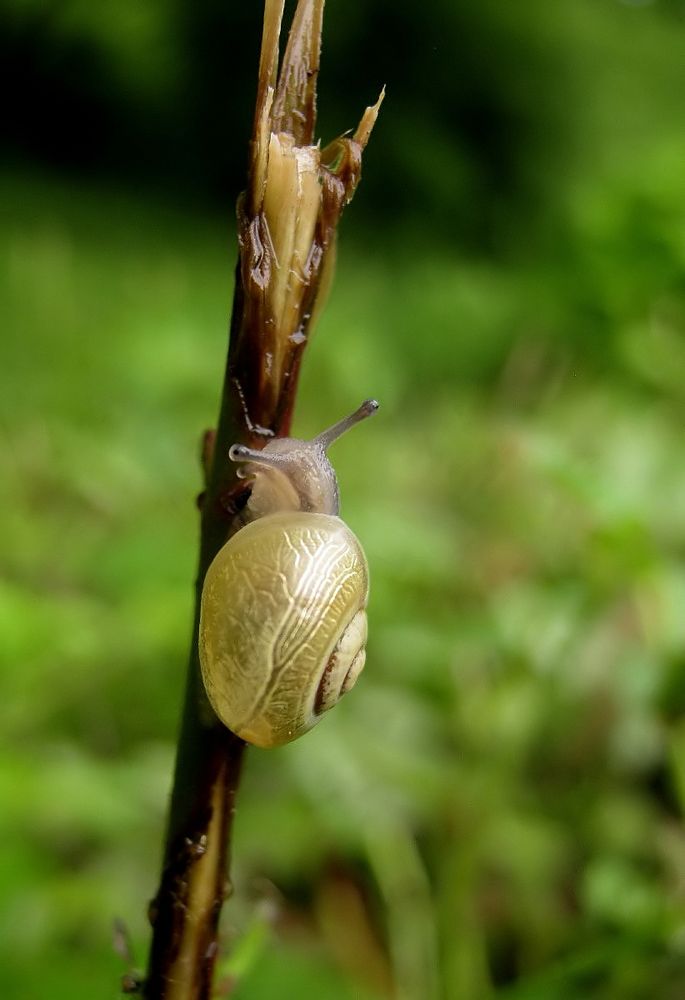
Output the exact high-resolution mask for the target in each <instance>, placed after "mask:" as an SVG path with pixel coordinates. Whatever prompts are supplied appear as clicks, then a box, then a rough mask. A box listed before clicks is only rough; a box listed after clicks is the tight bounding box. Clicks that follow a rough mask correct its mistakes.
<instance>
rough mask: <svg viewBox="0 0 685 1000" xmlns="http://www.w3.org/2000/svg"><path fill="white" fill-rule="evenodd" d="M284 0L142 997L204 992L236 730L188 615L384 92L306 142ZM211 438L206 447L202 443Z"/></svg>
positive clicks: (280, 386) (259, 123)
mask: <svg viewBox="0 0 685 1000" xmlns="http://www.w3.org/2000/svg"><path fill="white" fill-rule="evenodd" d="M283 6H284V2H283V0H266V3H265V11H264V31H263V36H262V50H261V56H260V64H259V79H258V87H257V105H256V110H255V118H254V130H253V136H252V141H251V150H250V167H249V176H248V186H247V191H246V192H245V193H244V194H243V195H242V196H241V198H240V200H239V203H238V239H239V245H240V256H239V263H238V269H237V274H236V288H235V297H234V302H233V314H232V317H231V335H230V341H229V350H228V363H227V367H226V376H225V380H224V386H223V392H222V399H221V410H220V415H219V421H218V426H217V431H216V436H211V437H207V438H206V440H205V449H204V462H205V468H206V490H205V493H204V494H203V497H202V503H201V516H202V520H201V536H200V557H199V565H198V575H197V583H196V614H195V625H194V630H193V640H192V645H191V652H190V660H189V673H188V680H187V686H186V695H185V705H184V711H183V721H182V726H181V733H180V736H179V742H178V750H177V756H176V770H175V775H174V785H173V791H172V797H171V806H170V813H169V824H168V829H167V835H166V844H165V852H164V867H163V871H162V876H161V881H160V886H159V890H158V892H157V894H156V896H155V899H154V901H153V903H152V904H151V906H150V918H151V922H152V924H153V940H152V946H151V950H150V959H149V965H148V976H147V981H146V984H145V986H144V993H145V996H146V997H148V998H155V1000H157V998H164V1000H206V998H208V997H209V996H210V993H211V984H212V972H213V968H214V962H215V959H216V954H217V950H218V949H217V926H218V921H219V915H220V911H221V906H222V903H223V900H224V897H225V895H226V891H227V889H226V887H227V886H228V885H229V884H230V883H229V882H228V879H227V867H228V865H227V861H228V853H227V850H228V844H229V842H230V834H231V824H232V818H233V808H234V801H235V796H236V792H237V787H238V779H239V775H240V767H241V759H242V754H243V751H244V744H243V743H242V741H241V740H239V739H238V738H237V737H236V736H234V735H233V734H232V733H231V732H230V731H229V730H227V729H225V727H224V726H222V725H221V724H220V723H219V721H218V720H217V718H216V716H215V715H214V713H213V711H212V710H211V708H210V706H209V703H208V701H207V698H206V695H205V693H204V689H203V688H202V684H201V680H200V668H199V661H198V651H197V623H198V617H199V615H198V609H199V601H200V595H201V591H202V583H203V580H204V577H205V573H206V571H207V568H208V567H209V565H210V563H211V562H212V560H213V558H214V556H215V555H216V553H217V552H218V550H219V549H220V547H221V546H222V545H223V544H224V542H225V541H226V539H227V538H228V537H229V536H230V535H231V534H232V533H233V532H234V531H235V530H237V523H236V514H237V511H238V499H239V496H240V493H241V492H242V490H243V486H242V485H241V483H240V481H238V480H237V479H236V476H235V466H234V465H233V464H232V463H231V462H229V460H228V448H229V446H230V444H232V443H233V442H234V441H243V442H245V443H248V444H252V445H257V446H259V444H260V442H261V443H263V441H264V438H265V437H266V436H270V435H273V434H276V435H283V434H287V433H288V430H289V426H290V419H291V415H292V410H293V406H294V401H295V391H296V386H297V376H298V372H299V366H300V362H301V358H302V352H303V350H304V347H305V346H306V343H307V338H308V335H309V332H310V330H311V328H312V323H313V318H314V315H315V313H316V311H317V310H318V308H319V307H320V304H321V299H322V297H323V293H324V292H325V289H326V285H327V282H328V279H329V278H330V272H331V269H332V264H333V258H334V247H335V233H336V227H337V224H338V220H339V218H340V215H341V213H342V210H343V208H344V206H345V205H346V204H347V203H348V202H349V201H350V199H351V198H352V195H353V194H354V190H355V188H356V186H357V183H358V181H359V177H360V168H361V157H362V151H363V149H364V147H365V145H366V143H367V141H368V138H369V134H370V132H371V129H372V127H373V124H374V122H375V120H376V116H377V113H378V109H379V106H380V102H381V100H382V97H383V95H382V94H381V97H380V98H379V100H378V102H377V103H376V104H375V105H374V106H373V107H371V108H367V109H366V111H365V113H364V115H363V117H362V120H361V122H360V125H359V127H358V128H357V131H356V132H355V133H354V134H353V135H351V136H345V137H342V138H340V139H337V140H335V142H333V143H331V145H330V146H328V147H326V148H325V149H324V150H323V151H322V150H320V148H319V147H318V146H317V145H315V144H314V138H313V137H314V127H315V120H316V82H317V74H318V69H319V49H320V37H321V20H322V13H323V0H299V3H298V6H297V10H296V13H295V16H294V19H293V24H292V27H291V30H290V36H289V40H288V44H287V46H286V50H285V53H284V57H283V62H282V66H281V69H280V73H279V70H278V51H279V50H278V42H279V35H280V28H281V20H282V16H283ZM210 442H211V445H212V446H211V447H210Z"/></svg>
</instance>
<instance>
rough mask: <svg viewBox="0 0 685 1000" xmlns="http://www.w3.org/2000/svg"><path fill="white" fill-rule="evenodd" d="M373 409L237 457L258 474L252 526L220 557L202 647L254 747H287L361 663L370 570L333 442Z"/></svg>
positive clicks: (231, 714)
mask: <svg viewBox="0 0 685 1000" xmlns="http://www.w3.org/2000/svg"><path fill="white" fill-rule="evenodd" d="M376 409H377V404H376V403H375V402H374V401H372V400H369V401H367V402H366V403H364V404H363V405H362V407H360V409H359V410H357V411H356V412H355V413H354V414H352V415H351V416H350V417H348V418H346V420H344V421H341V422H340V423H339V424H336V425H335V426H334V427H332V428H330V430H328V431H324V433H323V434H320V435H318V437H316V438H314V439H313V440H312V441H300V440H298V439H294V438H278V439H274V440H273V441H270V442H269V444H267V445H266V447H265V448H264V449H263V450H262V451H253V450H252V449H249V448H246V447H245V446H243V445H234V446H233V447H232V448H231V450H230V452H229V455H230V457H231V458H232V459H233V460H234V461H240V462H246V463H248V464H247V467H246V469H245V471H243V470H241V473H240V474H241V475H243V476H244V477H254V483H253V488H252V494H251V496H250V499H249V501H248V506H247V515H248V518H249V519H250V520H249V523H248V524H246V525H245V527H243V528H241V529H240V530H239V531H238V532H237V533H236V534H235V535H234V536H233V537H232V538H231V539H229V541H228V542H227V543H226V544H225V545H224V546H223V548H222V549H221V550H220V551H219V553H218V554H217V556H216V557H215V559H214V561H213V562H212V564H211V565H210V567H209V570H208V571H207V575H206V577H205V582H204V586H203V592H202V604H201V613H200V635H199V650H200V664H201V668H202V676H203V680H204V684H205V689H206V691H207V696H208V698H209V701H210V703H211V705H212V707H213V709H214V711H215V712H216V714H217V715H218V717H219V718H220V719H221V721H222V722H223V723H224V724H225V725H226V726H228V728H229V729H231V730H232V731H233V732H235V733H236V734H237V735H238V736H240V737H241V738H242V739H244V740H246V741H247V742H249V743H253V744H255V745H256V746H261V747H273V746H280V745H281V744H284V743H288V742H289V741H290V740H293V739H296V738H297V737H298V736H300V735H301V734H302V733H304V732H306V731H307V730H308V729H311V727H312V726H314V725H315V724H316V723H317V722H318V721H319V719H320V718H321V716H322V714H323V713H324V712H326V711H327V710H328V709H330V708H332V707H333V705H334V704H336V702H337V701H338V700H339V699H340V697H342V695H343V694H344V693H345V692H347V691H349V690H350V688H351V687H352V686H353V685H354V683H355V681H356V680H357V678H358V676H359V674H360V672H361V670H362V669H363V666H364V661H365V655H366V654H365V645H366V634H367V620H366V610H365V609H366V604H367V600H368V593H369V574H368V567H367V562H366V557H365V555H364V551H363V549H362V547H361V544H360V542H359V540H358V539H357V538H356V536H355V535H354V533H353V532H352V531H351V530H350V528H349V527H348V526H347V525H346V524H345V522H344V521H343V520H342V519H341V518H340V517H339V516H338V507H339V500H338V487H337V480H336V477H335V472H334V471H333V468H332V466H331V464H330V462H329V460H328V458H327V456H326V447H327V446H328V444H330V442H331V441H333V440H335V439H336V438H337V437H338V436H339V435H340V434H342V433H344V431H345V430H347V428H348V427H350V426H352V425H353V424H354V423H357V422H358V421H359V420H361V419H363V418H364V417H366V416H369V415H370V414H371V413H374V412H375V411H376Z"/></svg>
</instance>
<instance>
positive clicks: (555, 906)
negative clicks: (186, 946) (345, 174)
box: [0, 0, 685, 1000]
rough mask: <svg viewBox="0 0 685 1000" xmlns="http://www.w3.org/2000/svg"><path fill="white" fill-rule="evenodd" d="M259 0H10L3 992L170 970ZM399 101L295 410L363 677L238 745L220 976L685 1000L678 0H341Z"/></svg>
mask: <svg viewBox="0 0 685 1000" xmlns="http://www.w3.org/2000/svg"><path fill="white" fill-rule="evenodd" d="M260 21H261V3H260V2H259V0H249V2H248V0H246V2H245V3H242V4H239V5H238V4H231V3H229V2H228V0H196V2H194V3H192V4H191V3H189V2H183V0H148V2H146V3H142V4H141V3H140V0H118V2H117V3H116V4H92V3H87V2H85V0H61V2H57V0H55V2H49V0H3V2H2V5H1V6H0V65H2V66H3V70H2V73H3V84H4V86H3V92H4V93H5V95H6V102H9V106H7V105H6V106H5V109H4V112H3V125H2V129H3V140H4V153H3V157H2V161H1V163H0V225H1V233H0V235H1V250H0V253H1V258H2V260H1V264H0V315H1V316H2V352H1V358H2V362H1V364H0V432H1V434H2V456H3V471H2V476H1V478H0V491H2V501H1V503H2V507H1V509H2V521H1V531H2V545H1V552H2V556H1V559H2V576H1V579H0V631H1V633H2V646H1V649H0V656H1V657H2V661H3V677H4V692H3V695H2V706H3V708H2V731H1V736H0V740H1V744H0V988H1V994H2V997H3V1000H14V998H17V1000H33V998H42V997H50V998H51V1000H60V998H67V997H68V998H69V1000H81V998H83V1000H86V998H88V1000H92V998H94V997H105V998H106V997H112V998H114V997H116V996H117V993H118V979H119V977H120V976H121V974H122V973H123V972H124V971H125V964H124V962H123V961H122V959H121V958H119V957H118V956H117V955H116V954H115V952H114V950H113V948H112V944H111V938H112V932H111V927H112V921H113V918H114V917H115V916H117V917H120V918H122V919H123V920H124V921H125V922H126V924H127V925H128V927H129V929H130V933H131V936H132V938H133V941H134V944H135V949H136V960H137V963H138V964H139V965H142V964H143V963H144V956H145V948H146V944H147V936H148V931H147V926H146V920H145V909H146V903H147V900H148V899H149V898H150V897H151V896H152V894H153V892H154V890H155V887H156V881H157V875H158V867H159V860H160V849H161V840H162V832H163V826H164V817H165V804H166V799H167V794H168V790H169V781H170V773H171V767H172V761H173V752H174V739H175V732H176V725H177V719H178V714H179V708H180V701H181V691H182V685H183V676H184V669H185V657H186V650H187V646H188V636H189V629H190V620H191V580H192V577H193V572H194V566H195V554H196V532H197V515H196V511H195V509H194V497H195V495H196V493H197V491H198V488H199V470H198V461H197V452H198V441H199V437H200V433H201V431H202V430H203V429H204V428H206V427H208V426H211V425H212V423H213V421H214V419H215V414H216V410H217V403H218V393H219V388H220V381H221V375H222V368H223V358H224V350H225V331H226V327H227V322H228V313H229V309H230V302H231V288H232V269H233V264H234V259H235V235H234V225H233V207H232V206H233V202H234V199H235V195H236V193H237V191H238V190H239V189H240V187H241V184H242V182H243V176H244V163H245V159H246V152H245V146H246V138H247V134H248V128H249V120H250V115H251V110H252V102H253V98H254V68H255V64H256V58H257V52H258V45H259V30H260ZM383 83H385V84H387V90H388V93H387V100H386V104H385V106H384V108H383V112H382V115H381V118H380V120H379V123H378V127H377V131H376V132H375V133H374V136H373V139H372V142H371V144H370V146H369V149H368V152H367V156H366V161H365V176H364V180H363V183H362V186H361V188H360V190H359V192H358V194H357V197H356V199H355V202H354V204H353V206H352V207H351V208H350V209H349V212H348V214H347V216H346V218H345V220H344V222H343V227H342V239H341V245H340V254H339V268H338V275H337V280H336V284H335V286H334V290H333V294H332V297H331V300H330V302H329V305H328V308H327V310H326V312H325V314H324V316H323V318H322V321H321V323H320V327H319V329H318V332H317V335H316V337H315V338H314V340H313V342H312V344H311V346H310V348H309V351H308V354H307V357H306V360H305V366H304V371H303V377H302V383H301V393H300V398H299V405H298V410H297V414H296V430H297V431H298V432H299V433H302V434H303V435H307V434H313V433H315V432H316V431H318V430H319V429H321V428H322V427H323V426H326V425H327V424H329V423H331V422H332V421H334V420H335V419H337V418H339V417H340V416H341V415H342V414H344V413H346V412H348V411H350V410H351V409H352V408H353V407H354V406H355V405H356V404H357V403H358V402H359V401H360V400H361V399H362V398H364V397H365V396H368V395H376V396H377V397H378V398H379V399H380V400H381V401H382V403H383V409H382V411H381V413H380V415H379V416H378V417H377V418H376V419H375V420H374V421H373V422H372V423H370V424H369V425H368V426H364V427H363V428H361V429H360V430H359V431H356V432H355V433H354V435H350V437H349V439H346V440H344V441H341V442H340V444H339V445H336V449H335V453H334V460H335V463H336V466H337V469H338V473H339V476H340V480H341V486H342V494H343V506H344V514H345V516H346V519H347V520H348V521H349V523H350V524H351V525H352V526H353V527H354V529H355V530H356V531H357V533H358V534H359V536H360V537H361V538H362V539H363V541H364V544H365V547H366V550H367V553H368V556H369V560H370V563H371V568H372V578H373V580H372V583H373V586H372V599H371V608H370V619H371V635H370V640H369V648H368V661H367V668H366V671H365V674H364V677H363V680H362V682H361V683H360V685H359V686H358V688H357V689H356V690H355V692H354V695H353V696H351V697H350V698H349V699H347V700H345V702H344V703H343V704H342V705H341V706H340V707H339V708H338V709H337V710H336V711H335V712H334V713H332V714H331V715H330V716H329V717H327V718H326V720H325V721H324V722H323V723H322V724H321V725H320V726H319V727H318V728H317V729H316V730H315V731H313V732H312V733H311V734H309V735H308V736H307V737H305V738H304V739H302V740H301V741H299V742H298V743H295V744H292V745H291V746H289V747H287V748H284V749H282V750H278V751H273V752H264V751H257V750H255V751H251V752H250V753H249V755H248V762H247V768H246V772H245V774H244V778H243V784H242V789H241V793H240V798H239V809H238V814H237V820H236V830H235V845H234V858H235V861H234V877H235V885H236V896H235V897H234V899H233V900H232V901H231V903H230V904H229V905H228V906H227V908H226V912H225V919H224V923H223V937H224V941H225V944H226V952H227V953H229V952H230V957H228V958H227V959H225V960H222V963H221V977H222V978H223V979H224V980H226V981H229V982H233V983H234V984H235V989H234V992H233V993H232V996H234V997H236V998H237V1000H261V998H273V997H279V998H289V997H293V998H295V997H297V998H300V997H308V996H312V997H323V998H330V1000H338V998H340V1000H349V998H359V1000H385V998H390V997H392V998H394V1000H443V998H444V1000H480V998H487V997H498V998H499V997H503V998H505V997H506V998H508V1000H524V998H525V1000H581V998H582V1000H588V998H612V1000H613V998H628V1000H633V998H634V1000H639V998H658V1000H679V998H682V997H683V996H685V831H684V829H683V823H682V819H683V810H684V809H685V721H683V717H682V711H683V708H685V569H684V567H683V563H682V557H683V554H684V552H685V438H684V435H683V418H684V416H685V340H684V339H683V335H684V333H685V168H684V164H685V115H684V113H683V97H684V95H685V3H684V2H683V0H654V2H652V3H649V2H638V0H633V2H632V3H628V2H625V3H622V2H619V0H557V2H555V3H549V0H519V2H517V3H515V4H513V3H509V4H506V3H503V2H501V0H500V2H497V0H480V2H479V3H473V2H461V3H457V2H455V0H432V2H431V3H424V4H421V5H416V4H412V3H409V2H404V3H402V2H391V0H344V2H343V0H330V2H329V5H328V11H327V24H326V28H325V47H324V58H323V69H322V79H321V115H320V131H321V133H322V135H323V136H324V138H326V139H330V138H331V137H332V136H333V135H335V134H338V133H340V132H342V131H344V130H345V129H347V128H350V127H352V126H354V124H355V123H356V121H357V119H358V116H359V113H360V111H361V109H362V107H363V106H364V105H365V104H368V103H371V102H372V101H373V100H374V99H375V97H376V95H377V92H378V90H379V88H380V85H381V84H383Z"/></svg>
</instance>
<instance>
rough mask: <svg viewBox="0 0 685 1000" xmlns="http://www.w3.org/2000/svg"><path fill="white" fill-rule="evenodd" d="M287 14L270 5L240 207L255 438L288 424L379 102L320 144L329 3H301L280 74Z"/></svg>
mask: <svg viewBox="0 0 685 1000" xmlns="http://www.w3.org/2000/svg"><path fill="white" fill-rule="evenodd" d="M282 13H283V2H282V0H278V2H274V3H268V4H267V7H266V12H265V18H264V36H263V38H264V41H263V48H262V54H261V61H260V79H259V85H258V91H257V109H256V113H255V121H254V134H253V138H252V155H251V160H250V162H251V169H250V176H249V183H248V190H247V192H246V193H245V195H243V196H242V198H241V199H240V201H239V205H238V227H239V240H240V282H241V285H242V291H243V297H244V302H243V309H242V311H241V322H240V325H239V327H238V329H237V330H236V336H235V338H234V339H233V341H232V344H231V351H230V357H229V366H230V376H231V378H233V379H234V380H237V381H238V383H239V385H240V389H241V390H242V395H243V397H244V399H248V398H254V397H255V396H256V397H258V398H259V401H260V410H259V412H258V413H255V412H249V413H244V414H243V416H244V427H245V432H246V433H247V435H248V436H250V437H252V438H253V439H255V438H259V436H260V434H261V435H262V436H263V433H264V431H266V432H267V433H268V432H269V431H271V432H274V433H279V432H280V433H282V432H283V430H282V428H283V427H284V426H286V427H287V425H288V424H289V421H290V416H291V413H292V407H293V403H294V396H295V390H296V383H297V375H298V372H299V365H300V360H301V354H302V351H303V349H304V346H305V344H306V342H307V338H308V335H309V333H310V331H311V327H312V318H313V315H314V306H315V303H316V300H317V298H319V296H320V294H321V293H322V292H324V291H325V284H326V283H325V281H324V280H323V278H324V273H325V271H326V270H327V268H328V265H329V264H330V263H331V262H332V260H331V259H332V257H333V255H334V244H335V233H336V228H337V225H338V221H339V219H340V216H341V214H342V211H343V208H344V207H345V205H346V204H348V202H349V201H350V200H351V198H352V196H353V194H354V191H355V188H356V186H357V184H358V182H359V178H360V173H361V158H362V151H363V149H364V147H365V145H366V143H367V141H368V138H369V135H370V133H371V129H372V127H373V124H374V122H375V120H376V116H377V114H378V109H379V107H380V103H381V101H382V98H383V95H382V94H381V96H380V98H379V99H378V102H377V103H376V104H375V105H374V106H373V107H371V108H367V109H366V111H365V113H364V115H363V117H362V121H361V123H360V125H359V127H358V129H357V131H356V132H355V133H354V134H353V135H351V136H344V137H342V138H340V139H336V140H335V141H334V142H333V143H331V144H330V145H329V146H327V147H326V148H325V149H324V150H321V148H320V146H319V145H314V127H315V122H316V83H317V75H318V71H319V45H320V32H321V19H322V14H323V0H310V2H301V3H300V4H299V5H298V8H297V11H296V13H295V17H294V19H293V25H292V29H291V32H290V37H289V40H288V45H287V47H286V51H285V54H284V57H283V64H282V66H281V69H280V74H277V73H276V66H277V63H278V31H277V29H278V26H279V25H280V21H281V17H282ZM316 304H317V305H319V307H320V302H319V303H316ZM255 348H257V349H255ZM241 376H242V377H241ZM245 380H247V381H245ZM255 443H256V442H255Z"/></svg>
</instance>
